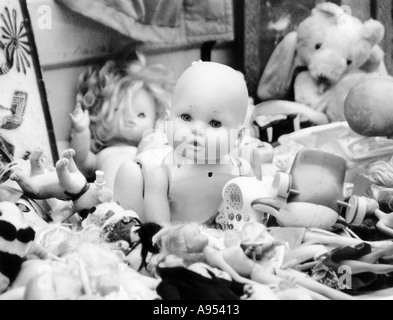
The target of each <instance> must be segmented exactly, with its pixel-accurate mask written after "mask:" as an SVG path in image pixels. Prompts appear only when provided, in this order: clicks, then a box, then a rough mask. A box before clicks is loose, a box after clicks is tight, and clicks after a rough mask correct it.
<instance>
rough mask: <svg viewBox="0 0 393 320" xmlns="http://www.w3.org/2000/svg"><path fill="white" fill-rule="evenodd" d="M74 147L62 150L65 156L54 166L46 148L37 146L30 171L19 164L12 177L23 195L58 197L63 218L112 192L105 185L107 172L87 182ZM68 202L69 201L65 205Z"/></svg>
mask: <svg viewBox="0 0 393 320" xmlns="http://www.w3.org/2000/svg"><path fill="white" fill-rule="evenodd" d="M74 156H75V151H74V150H72V149H70V150H66V151H64V152H63V154H62V158H61V159H60V160H59V161H58V162H57V163H56V168H53V167H51V166H49V165H47V163H46V159H45V156H44V151H43V150H40V149H38V150H36V151H35V152H34V153H33V154H32V156H31V159H30V163H31V173H30V175H28V174H26V172H24V171H23V170H21V169H20V168H19V167H16V168H15V169H14V171H13V173H12V174H11V176H10V179H11V180H12V181H14V182H16V183H17V184H18V185H19V186H20V188H21V189H22V191H23V192H24V195H25V196H27V197H29V198H31V199H35V200H47V199H55V200H57V202H59V203H57V204H56V206H57V207H59V208H61V209H59V210H61V211H62V212H60V213H59V212H55V211H56V207H52V211H53V213H55V214H59V215H61V216H62V217H61V220H62V221H60V222H63V221H65V220H67V219H68V218H70V217H71V216H73V215H74V214H75V213H77V212H78V213H79V212H83V211H85V210H89V209H91V208H92V207H95V206H97V205H99V204H101V203H105V202H110V201H112V198H113V194H112V192H111V191H110V190H108V189H107V188H105V181H104V173H103V172H99V171H97V173H96V174H97V180H96V181H95V183H88V181H87V179H86V178H85V176H84V175H83V174H82V173H81V172H80V171H79V169H78V168H77V166H76V164H75V161H74ZM66 203H69V205H65V204H66Z"/></svg>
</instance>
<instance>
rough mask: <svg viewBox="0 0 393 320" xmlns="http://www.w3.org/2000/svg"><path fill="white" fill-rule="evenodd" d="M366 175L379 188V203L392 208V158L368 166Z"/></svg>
mask: <svg viewBox="0 0 393 320" xmlns="http://www.w3.org/2000/svg"><path fill="white" fill-rule="evenodd" d="M367 177H368V178H369V179H370V181H371V182H372V183H373V184H374V187H375V188H377V189H378V190H379V199H376V200H378V202H379V203H381V204H386V205H388V207H389V208H390V210H393V159H392V160H391V161H390V162H385V161H378V162H376V163H374V164H372V165H371V166H370V169H369V171H368V175H367Z"/></svg>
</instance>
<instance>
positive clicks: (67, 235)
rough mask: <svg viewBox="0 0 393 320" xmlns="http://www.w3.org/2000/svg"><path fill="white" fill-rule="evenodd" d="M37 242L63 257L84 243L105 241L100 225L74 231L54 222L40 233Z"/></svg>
mask: <svg viewBox="0 0 393 320" xmlns="http://www.w3.org/2000/svg"><path fill="white" fill-rule="evenodd" d="M36 243H37V244H38V245H40V246H41V247H42V248H44V249H45V250H46V251H48V252H49V253H51V254H54V255H55V256H57V257H59V258H61V257H63V256H66V255H67V254H69V253H71V252H73V251H75V250H76V249H77V248H78V247H79V246H80V245H81V244H82V243H92V244H103V243H104V241H103V239H102V238H101V229H100V228H98V227H95V226H89V227H88V228H86V229H84V230H82V231H74V230H72V229H70V228H68V227H66V226H61V225H54V224H53V225H49V226H48V227H47V228H44V229H42V230H41V231H40V232H39V233H38V235H37V237H36Z"/></svg>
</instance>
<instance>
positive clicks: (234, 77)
mask: <svg viewBox="0 0 393 320" xmlns="http://www.w3.org/2000/svg"><path fill="white" fill-rule="evenodd" d="M248 99H249V96H248V90H247V86H246V82H245V80H244V77H243V75H242V74H241V73H240V72H237V71H235V70H234V69H232V68H230V67H227V66H225V65H222V64H218V63H212V62H198V63H195V64H194V65H193V66H192V67H190V68H189V69H187V70H186V71H185V72H184V73H183V75H182V76H181V77H180V79H179V81H178V82H177V85H176V88H175V92H174V97H173V104H172V110H171V116H170V118H169V120H170V123H171V128H172V130H170V132H169V136H168V138H169V141H170V142H171V143H172V145H173V146H174V147H175V148H178V147H179V145H180V144H181V143H183V146H184V143H189V144H190V148H188V149H187V150H189V149H192V150H189V151H190V152H189V154H194V158H198V159H199V158H203V157H202V155H204V158H205V159H209V160H211V159H219V158H221V157H222V156H223V155H224V154H228V153H229V152H230V151H231V150H232V149H233V148H234V147H235V146H236V144H238V143H239V137H240V136H241V133H242V131H243V125H244V121H245V117H246V113H247V109H248ZM173 137H175V139H173ZM176 137H178V139H176ZM180 137H181V138H180ZM234 137H237V140H236V139H234ZM173 140H181V141H180V142H179V141H173ZM235 140H236V141H235ZM214 149H217V152H214ZM226 151H228V153H227V152H226Z"/></svg>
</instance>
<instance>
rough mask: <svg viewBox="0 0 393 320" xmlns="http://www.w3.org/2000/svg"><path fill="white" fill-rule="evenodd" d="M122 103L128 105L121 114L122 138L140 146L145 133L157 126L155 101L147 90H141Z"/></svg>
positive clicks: (120, 128) (120, 127)
mask: <svg viewBox="0 0 393 320" xmlns="http://www.w3.org/2000/svg"><path fill="white" fill-rule="evenodd" d="M122 103H125V104H127V105H126V106H125V107H124V108H122V109H121V111H120V113H119V119H118V121H119V135H120V138H121V139H122V140H123V139H124V140H125V141H127V142H129V143H130V144H139V142H140V141H141V140H142V138H143V135H144V133H145V132H146V131H148V130H151V129H152V128H154V126H155V122H156V120H157V113H156V106H155V102H154V99H153V98H152V97H151V96H150V95H149V94H148V92H147V91H146V90H144V89H140V90H138V91H137V92H134V93H133V94H130V95H129V96H128V97H127V98H125V99H124V100H123V102H122Z"/></svg>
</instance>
